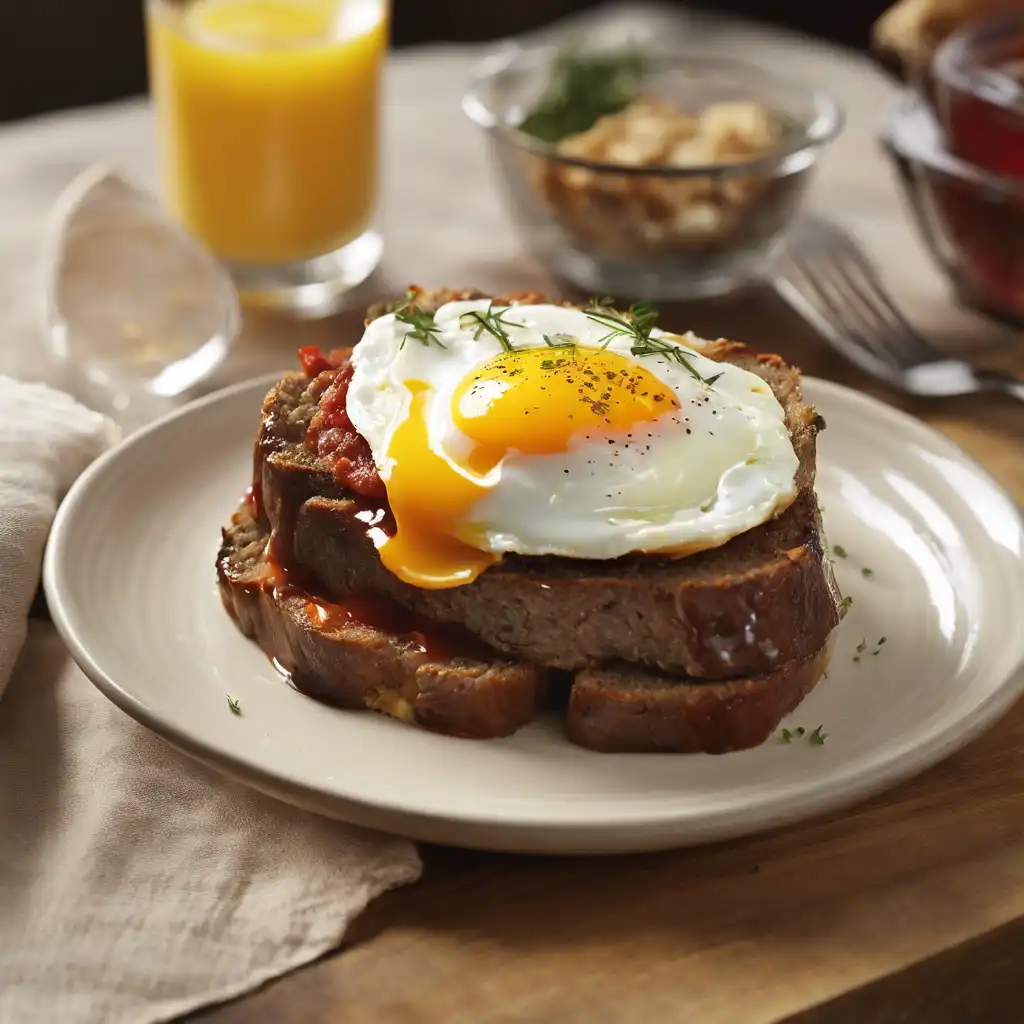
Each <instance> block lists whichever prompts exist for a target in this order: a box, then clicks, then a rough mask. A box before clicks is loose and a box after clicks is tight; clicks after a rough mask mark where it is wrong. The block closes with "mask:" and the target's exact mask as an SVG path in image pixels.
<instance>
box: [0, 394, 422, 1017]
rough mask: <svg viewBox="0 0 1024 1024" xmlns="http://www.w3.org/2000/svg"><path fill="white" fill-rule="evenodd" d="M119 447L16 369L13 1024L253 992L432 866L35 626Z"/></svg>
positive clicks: (6, 609)
mask: <svg viewBox="0 0 1024 1024" xmlns="http://www.w3.org/2000/svg"><path fill="white" fill-rule="evenodd" d="M114 440H115V430H114V428H113V427H112V425H111V424H110V423H109V422H108V421H107V420H105V419H104V418H103V417H101V416H99V415H97V414H96V413H93V412H90V411H88V410H87V409H84V408H83V407H82V406H80V405H78V404H77V403H75V402H74V401H73V400H72V399H70V398H69V397H68V396H66V395H62V394H60V393H59V392H55V391H52V390H51V389H49V388H47V387H44V386H42V385H30V384H20V383H16V382H14V381H12V380H10V379H9V378H4V377H0V694H3V698H2V700H0V1022H2V1024H26V1022H37V1021H38V1022H40V1024H55V1022H58V1021H59V1022H61V1024H92V1022H97V1024H98V1022H103V1024H128V1022H131V1024H149V1022H154V1021H162V1020H167V1019H169V1018H171V1017H174V1016H177V1015H179V1014H182V1013H186V1012H187V1011H189V1010H191V1009H194V1008H196V1007H197V1006H201V1005H204V1004H206V1003H210V1002H215V1001H218V1000H222V999H225V998H228V997H231V996H235V995H239V994H241V993H243V992H246V991H248V990H250V989H252V988H255V987H256V986H258V985H259V984H260V983H261V982H263V981H265V980H267V979H269V978H272V977H274V976H276V975H279V974H281V973H283V972H285V971H287V970H289V969H291V968H293V967H296V966H298V965H300V964H303V963H307V962H308V961H310V960H312V959H314V958H315V957H317V956H319V955H320V954H322V953H323V952H325V951H326V950H328V949H330V948H331V947H333V946H335V945H337V944H338V943H339V942H340V941H341V939H342V937H343V935H344V934H345V929H346V927H347V926H348V924H349V922H350V921H351V920H352V919H353V918H354V917H355V916H356V915H357V914H358V913H359V912H360V911H361V910H362V909H363V908H364V907H365V906H366V904H367V903H368V902H369V901H370V900H371V899H373V898H374V897H375V896H377V895H378V894H380V893H381V892H383V891H385V890H386V889H389V888H392V887H393V886H397V885H401V884H404V883H407V882H411V881H413V880H415V879H416V878H417V877H418V876H419V873H420V862H419V858H418V855H417V853H416V849H415V847H414V846H413V845H412V844H411V843H409V842H406V841H404V840H399V839H393V838H390V837H386V836H380V835H375V834H373V833H370V832H366V831H364V830H361V829H356V828H353V827H350V826H346V825H342V824H340V823H337V822H333V821H329V820H327V819H324V818H319V817H317V816H315V815H312V814H307V813H305V812H302V811H298V810H296V809H293V808H291V807H288V806H286V805H284V804H280V803H278V802H276V801H273V800H271V799H269V798H267V797H264V796H261V795H259V794H257V793H255V792H253V791H251V790H248V789H246V788H245V787H243V786H241V785H239V784H236V783H232V782H229V781H227V780H225V779H223V778H222V777H221V776H219V775H217V774H216V773H214V772H212V771H210V770H208V769H206V768H203V767H202V766H199V765H197V764H194V763H193V762H191V761H189V760H188V759H187V758H185V757H184V755H180V754H178V753H177V752H176V751H174V750H173V749H171V748H170V747H169V746H167V745H166V744H164V743H163V741H162V740H160V739H158V738H157V737H156V736H154V735H153V734H151V733H149V732H148V731H147V730H145V729H144V728H142V727H141V726H139V725H137V724H136V723H135V722H134V721H132V720H131V719H129V718H128V717H127V716H126V715H124V714H123V713H122V712H120V711H119V710H118V709H117V708H116V707H115V706H114V705H113V704H111V703H109V702H108V701H107V700H106V699H105V698H104V697H103V696H102V695H101V694H100V693H99V692H98V691H97V690H95V689H94V688H93V687H92V685H91V684H90V683H89V682H88V680H87V679H86V678H85V676H84V675H83V674H82V673H81V672H80V671H79V669H78V668H77V667H76V666H75V664H74V663H73V662H72V661H71V660H70V658H69V657H68V655H67V652H66V650H65V649H64V647H63V644H62V643H61V641H60V638H59V636H58V635H57V633H56V631H55V630H54V628H53V627H52V626H51V625H49V624H48V623H45V622H41V621H35V622H33V623H31V624H28V622H27V614H28V610H29V607H30V605H31V602H32V597H33V594H34V592H35V590H36V587H37V583H38V578H39V569H40V562H41V558H42V552H43V547H44V543H45V540H46V534H47V531H48V529H49V525H50V521H51V520H52V517H53V514H54V511H55V509H56V506H57V503H58V501H59V499H60V497H61V496H62V494H63V492H64V491H65V490H66V489H67V487H68V486H69V485H70V484H71V482H72V480H73V478H74V477H75V476H76V475H77V474H78V473H79V472H81V471H82V470H83V469H84V468H85V466H86V465H87V464H88V463H89V461H90V460H91V459H93V458H94V457H95V456H96V455H98V454H99V453H100V452H101V451H102V450H103V449H104V448H106V447H107V446H108V445H110V444H111V443H112V442H113V441H114ZM26 636H27V640H26ZM19 649H20V657H19ZM16 660H17V664H16V665H15V661H16ZM12 667H13V675H12V674H11V670H12ZM8 679H9V683H8ZM5 686H6V693H4V688H5Z"/></svg>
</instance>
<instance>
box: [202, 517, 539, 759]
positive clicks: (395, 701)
mask: <svg viewBox="0 0 1024 1024" xmlns="http://www.w3.org/2000/svg"><path fill="white" fill-rule="evenodd" d="M222 533H223V540H222V544H221V548H220V553H219V555H218V558H217V574H218V579H219V583H220V594H221V599H222V600H223V602H224V606H225V608H226V609H227V610H228V612H229V613H230V615H231V616H232V618H233V619H234V620H235V622H236V623H237V624H238V627H239V628H240V629H241V631H242V632H243V633H244V634H245V635H246V636H248V637H251V638H252V639H253V640H255V641H256V643H257V644H258V645H259V646H260V647H261V648H262V649H263V650H264V651H265V652H266V653H267V654H268V655H269V656H270V657H272V658H274V659H276V661H277V662H278V664H279V665H281V667H282V668H284V669H285V670H287V672H288V673H289V674H290V676H291V678H292V680H293V682H294V683H295V685H296V687H297V689H299V690H301V691H303V692H304V693H307V694H309V695H310V696H312V697H316V698H318V699H319V700H323V701H325V702H326V703H329V704H333V705H335V706H337V707H341V708H370V709H372V710H374V711H381V712H384V713H385V714H387V715H391V716H392V717H393V718H397V719H399V720H401V721H403V722H407V723H410V724H414V725H419V726H422V727H423V728H425V729H430V730H433V731H434V732H440V733H446V734H448V735H453V736H465V737H472V738H480V739H486V738H491V737H496V736H507V735H508V734H510V733H513V732H515V731H516V730H517V729H519V728H520V727H521V726H523V725H525V724H526V723H527V722H530V721H532V719H533V718H534V717H535V715H536V713H537V709H538V708H539V707H540V704H541V702H542V700H543V697H544V690H545V682H546V677H547V675H548V673H547V672H546V670H544V669H541V668H538V667H537V666H535V665H527V664H522V663H515V662H512V661H507V660H504V659H502V658H501V657H500V655H497V654H495V655H494V656H493V657H486V656H484V655H481V654H480V653H479V652H478V650H477V649H478V648H479V647H480V646H481V645H480V644H479V642H478V641H475V640H474V638H471V637H467V638H462V637H455V638H453V637H451V636H450V635H446V636H444V637H443V638H442V643H441V644H440V645H439V644H438V642H437V632H438V631H437V630H433V629H432V628H431V627H430V626H429V624H427V625H426V627H425V629H424V631H419V630H417V631H409V625H408V623H407V622H405V623H403V622H401V619H402V616H401V614H399V615H398V617H397V619H396V622H398V623H399V625H398V627H397V629H401V630H404V631H403V632H399V631H397V629H396V631H395V632H389V631H387V630H386V629H384V628H382V627H381V625H380V623H379V621H378V623H377V624H375V625H370V624H366V623H365V622H362V621H360V620H359V618H358V612H357V614H356V616H353V614H352V612H351V610H350V609H346V608H345V607H343V606H340V605H337V604H332V603H331V602H327V601H323V600H321V599H319V598H318V597H315V596H314V595H312V594H311V593H309V592H308V591H306V590H304V589H303V588H302V587H301V586H296V585H294V584H292V583H290V582H288V581H287V578H286V577H282V575H281V573H280V571H279V570H275V569H274V568H273V566H272V565H271V564H270V563H269V562H268V560H267V557H266V554H265V552H266V548H267V539H268V534H267V528H266V524H261V523H259V522H258V521H257V520H256V519H255V518H254V516H253V514H252V509H251V508H250V507H249V506H248V505H246V506H243V507H242V508H241V509H239V510H238V511H237V512H236V513H235V515H234V516H233V517H232V519H231V523H230V525H229V526H228V527H227V528H226V529H224V530H223V531H222ZM356 607H357V608H358V607H359V606H356ZM399 612H400V609H399ZM375 616H376V617H377V618H378V619H379V618H380V611H379V609H375ZM416 625H417V626H419V624H416ZM463 640H465V643H466V647H467V649H468V650H470V651H471V652H472V654H471V655H470V656H463V655H462V654H461V653H460V645H461V644H462V642H463ZM436 646H441V647H446V648H449V650H447V651H444V652H443V653H440V654H439V653H437V652H435V651H434V650H432V647H436Z"/></svg>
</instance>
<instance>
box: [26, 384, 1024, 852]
mask: <svg viewBox="0 0 1024 1024" xmlns="http://www.w3.org/2000/svg"><path fill="white" fill-rule="evenodd" d="M268 384H269V381H255V382H250V383H246V384H241V385H239V386H237V387H234V388H231V389H229V390H227V391H224V392H221V393H219V394H217V395H213V396H211V397H210V398H207V399H204V400H202V401H200V402H198V403H196V404H194V405H192V406H190V407H189V408H186V409H184V410H182V411H181V412H180V413H178V414H176V415H174V416H172V417H170V418H168V419H165V420H163V421H162V422H160V423H157V424H155V425H154V426H153V427H152V428H150V429H148V430H146V431H144V432H143V433H140V434H138V435H136V436H135V437H133V438H132V439H131V440H130V441H128V442H127V443H126V444H124V445H123V446H122V447H121V448H119V449H118V450H116V451H114V452H112V453H110V454H109V455H107V456H106V457H104V458H103V459H101V460H100V461H99V462H97V463H96V464H95V465H94V466H93V467H92V468H91V469H90V470H89V471H88V472H87V473H86V474H85V475H84V476H83V477H82V478H81V479H80V480H79V481H78V482H77V484H76V485H75V487H74V488H73V490H72V492H71V494H70V495H69V496H68V498H67V500H66V501H65V502H64V504H63V506H62V507H61V509H60V511H59V513H58V515H57V519H56V522H55V524H54V527H53V533H52V536H51V539H50V544H49V548H48V550H47V555H46V565H45V572H44V576H45V584H46V593H47V597H48V599H49V605H50V610H51V612H52V615H53V618H54V621H55V622H56V624H57V627H58V629H59V630H60V632H61V634H62V636H63V637H64V639H65V641H66V642H67V644H68V646H69V647H70V649H71V652H72V654H73V655H74V657H75V659H76V660H77V661H78V663H79V664H80V665H81V666H82V668H83V669H84V670H85V672H86V674H87V675H88V676H89V677H90V678H91V679H92V680H93V682H94V683H95V684H96V685H97V686H98V687H99V688H100V690H102V691H103V693H105V694H106V695H107V696H108V697H109V698H110V699H111V700H112V701H114V702H115V703H116V704H118V705H119V706H120V707H122V708H123V709H124V710H125V711H127V712H128V714H130V715H132V716H133V717H134V718H137V719H138V720H139V721H140V722H142V723H144V724H145V725H147V726H149V727H150V728H151V729H153V730H155V731H156V732H158V733H160V734H161V735H162V736H164V737H165V738H166V739H168V740H169V741H170V742H171V743H173V744H175V745H176V746H178V747H179V748H181V749H182V750H184V751H186V752H187V753H189V754H191V755H193V756H194V757H196V758H198V759H199V760H201V761H204V762H206V763H207V764H209V765H212V766H214V767H216V768H218V769H220V770H222V771H223V772H225V773H227V774H228V775H231V776H234V777H236V778H238V779H241V780H242V781H244V782H246V783H249V784H250V785H252V786H255V787H256V788H258V789H260V790H263V791H265V792H267V793H270V794H272V795H274V796H277V797H280V798H281V799H282V800H286V801H289V802H291V803H295V804H298V805H299V806H302V807H306V808H309V809H311V810H315V811H319V812H321V813H323V814H327V815H331V816H334V817H338V818H342V819H345V820H348V821H352V822H356V823H358V824H362V825H368V826H373V827H377V828H381V829H386V830H389V831H393V832H398V833H403V834H405V835H408V836H412V837H414V838H417V839H423V840H429V841H435V842H444V843H453V844H458V845H466V846H477V847H484V848H490V849H499V850H513V851H534V852H559V853H567V852H577V853H604V852H616V851H633V850H653V849H658V848H663V847H670V846H677V845H683V844H688V843H698V842H705V841H708V840H713V839H722V838H725V837H729V836H736V835H740V834H744V833H749V832H754V831H756V830H759V829H764V828H768V827H772V826H776V825H780V824H783V823H786V822H793V821H796V820H798V819H802V818H808V817H810V816H812V815H817V814H821V813H822V812H824V811H827V810H832V809H834V808H837V807H840V806H843V805H848V804H850V803H852V802H854V801H855V800H859V799H861V798H863V797H865V796H867V795H868V794H870V793H874V792H876V791H878V790H880V789H882V788H883V787H886V786H890V785H892V784H893V783H895V782H897V781H898V780H900V779H903V778H906V777H907V776H909V775H911V774H913V773H915V772H918V771H920V770H921V769H923V768H925V767H927V766H929V765H931V764H933V763H935V762H936V761H938V760H939V759H941V758H943V757H945V756H947V755H948V754H949V753H951V752H952V751H953V750H954V749H956V748H957V747H960V746H962V745H963V744H964V743H966V742H967V741H968V740H970V739H971V738H972V737H974V736H976V735H978V733H980V732H981V731H982V730H983V729H984V728H985V727H986V726H988V725H990V724H991V723H992V722H993V721H994V720H995V719H996V717H997V716H999V715H1000V714H1001V713H1003V712H1004V711H1005V710H1006V709H1007V708H1008V707H1009V706H1010V704H1011V703H1012V702H1013V701H1014V699H1015V698H1016V697H1017V696H1018V695H1019V693H1020V692H1021V690H1022V689H1024V667H1022V666H1024V631H1022V630H1021V628H1020V626H1021V623H1022V622H1024V553H1022V552H1024V524H1022V520H1021V517H1020V514H1019V512H1018V510H1017V508H1016V507H1015V505H1014V504H1013V503H1012V501H1011V500H1010V499H1009V498H1008V497H1007V496H1006V494H1005V493H1004V492H1002V491H1001V490H1000V489H999V487H998V486H997V485H996V484H995V483H994V482H993V481H992V480H991V479H990V478H989V477H988V476H987V475H986V474H985V473H984V472H983V471H982V470H981V469H980V468H979V467H978V466H977V465H976V464H975V463H973V462H972V461H971V460H970V459H968V458H967V457H966V456H965V455H964V454H963V453H962V452H961V451H960V450H959V449H958V448H956V447H955V446H954V445H952V444H951V443H949V442H948V441H946V440H944V439H943V438H942V437H940V436H939V435H938V434H936V433H934V432H933V431H931V430H929V429H928V428H926V427H924V426H922V425H921V424H920V423H918V422H917V421H915V420H913V419H911V418H910V417H908V416H906V415H904V414H902V413H900V412H896V411H894V410H893V409H890V408H888V407H887V406H885V405H882V404H880V403H878V402H876V401H873V400H872V399H870V398H866V397H864V396H863V395H860V394H857V393H855V392H853V391H850V390H847V389H846V388H842V387H839V386H837V385H835V384H829V383H825V382H823V381H817V380H810V381H808V382H807V387H806V390H807V393H808V395H809V398H810V400H811V401H813V402H815V403H816V404H817V405H818V408H819V410H820V411H821V412H822V413H823V415H824V416H825V417H826V419H827V421H828V429H827V430H826V432H825V433H824V434H823V435H822V438H821V443H820V449H819V451H820V454H819V459H818V464H819V472H818V481H819V484H818V493H819V498H820V500H821V504H822V505H823V507H824V509H825V523H826V529H827V532H828V534H829V538H830V540H831V541H832V543H833V544H834V545H835V544H838V545H840V546H841V547H842V548H843V549H845V551H846V552H847V557H846V558H845V559H838V560H837V575H838V578H839V582H840V585H841V587H842V588H843V590H844V592H845V593H847V594H849V595H851V596H852V597H853V599H854V604H853V607H852V610H851V613H850V615H849V616H848V617H847V619H846V621H845V622H844V623H843V624H842V626H841V627H840V628H839V630H838V636H837V643H836V648H835V653H834V655H833V661H832V666H831V668H830V670H829V673H828V678H827V679H825V680H823V681H822V682H821V683H820V684H819V686H818V687H817V689H816V690H815V691H814V693H812V694H811V696H810V697H809V698H808V699H807V700H806V701H804V703H803V704H802V705H801V706H800V707H799V708H798V709H797V711H796V713H795V714H794V715H793V716H792V717H791V720H790V721H789V722H787V723H785V724H787V725H788V726H789V727H790V728H793V729H795V728H796V727H797V726H803V727H804V728H805V729H807V730H808V732H809V731H810V730H811V729H813V728H814V727H815V726H818V725H822V726H823V727H824V731H825V732H826V733H827V735H828V738H827V742H826V743H825V744H824V746H814V745H811V744H810V743H809V742H807V739H806V738H804V739H796V740H794V741H793V742H792V743H790V744H788V745H786V744H784V743H783V742H782V741H781V739H778V738H776V739H774V740H772V741H770V742H769V743H767V744H766V745H765V746H762V747H760V748H758V749H756V750H751V751H745V752H743V753H737V754H728V755H725V756H719V757H711V756H703V755H697V756H678V755H676V756H673V755H608V754H595V753H591V752H589V751H586V750H582V749H580V748H579V747H575V746H573V745H572V744H571V743H569V742H568V741H567V740H566V739H565V738H564V737H563V735H562V733H561V729H560V724H559V721H558V719H557V718H556V717H551V718H549V719H545V720H542V721H539V722H537V723H536V724H534V725H532V726H530V727H528V728H526V729H523V730H521V731H520V732H519V733H517V734H516V735H515V736H513V737H511V738H509V739H505V740H492V741H472V740H459V739H450V738H446V737H442V736H435V735H432V734H430V733H427V732H421V731H418V730H416V729H413V728H410V727H408V726H405V725H400V724H398V723H396V722H393V721H391V720H390V719H387V718H384V717H382V716H377V715H373V714H370V713H364V712H345V711H337V710H333V709H331V708H328V707H325V706H322V705H320V704H318V703H316V702H315V701H313V700H310V699H308V698H306V697H304V696H302V695H300V694H299V693H297V692H296V691H295V690H293V689H291V688H290V687H289V686H288V685H287V684H286V683H285V682H284V681H283V680H282V679H281V678H280V677H279V676H278V675H277V673H276V672H275V671H274V669H273V668H272V666H271V665H270V663H269V662H268V660H267V659H266V657H264V655H263V654H262V653H261V652H260V651H259V650H258V649H257V648H256V646H255V645H254V644H252V643H250V642H249V641H248V640H246V639H244V638H243V637H242V636H241V635H240V634H239V633H238V631H237V630H236V629H235V627H234V626H233V625H232V623H231V622H230V620H229V619H228V617H227V615H226V613H225V612H224V611H223V609H222V607H221V604H220V600H219V598H218V595H217V591H216V586H215V576H214V568H213V563H214V557H215V552H216V550H217V545H218V539H219V528H220V526H221V524H222V523H223V522H224V521H225V520H226V519H227V518H228V516H229V515H230V513H231V512H232V510H233V509H234V508H235V506H236V504H237V502H238V500H239V498H240V496H241V495H242V493H243V491H244V489H245V487H246V486H247V484H248V482H249V475H250V467H251V456H252V444H253V439H254V437H255V434H256V430H257V427H258V418H259V407H260V400H261V398H262V396H263V394H264V393H265V391H266V389H267V386H268ZM865 567H866V568H868V569H870V570H873V575H872V576H871V577H870V578H866V577H865V576H864V575H862V572H861V570H862V569H863V568H865ZM882 636H885V637H886V642H885V643H884V644H883V645H882V646H881V648H880V652H879V653H878V654H874V653H873V652H874V651H875V650H876V649H878V647H877V642H878V641H879V639H880V638H881V637H882ZM862 640H863V641H865V642H866V647H865V648H864V650H863V652H862V653H861V655H860V660H859V661H855V656H856V651H857V647H858V644H859V643H860V642H861V641H862ZM226 694H231V695H232V696H233V697H235V698H237V699H238V700H239V702H240V704H241V709H242V715H241V717H236V716H235V715H233V714H231V712H230V711H229V709H228V704H227V698H226Z"/></svg>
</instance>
